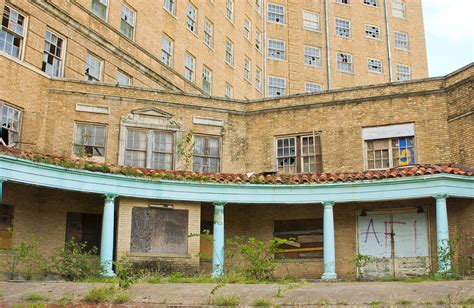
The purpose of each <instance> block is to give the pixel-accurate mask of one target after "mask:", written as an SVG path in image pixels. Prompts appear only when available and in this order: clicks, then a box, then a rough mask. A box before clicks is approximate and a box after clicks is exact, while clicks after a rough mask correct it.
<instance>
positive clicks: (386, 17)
mask: <svg viewBox="0 0 474 308" xmlns="http://www.w3.org/2000/svg"><path fill="white" fill-rule="evenodd" d="M384 14H385V32H386V40H387V54H388V74H389V78H390V80H389V81H390V82H393V72H392V50H391V47H390V26H389V22H388V0H385V1H384Z"/></svg>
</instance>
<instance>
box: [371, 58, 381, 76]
mask: <svg viewBox="0 0 474 308" xmlns="http://www.w3.org/2000/svg"><path fill="white" fill-rule="evenodd" d="M367 70H368V71H369V72H373V73H383V67H382V61H380V60H376V59H368V60H367Z"/></svg>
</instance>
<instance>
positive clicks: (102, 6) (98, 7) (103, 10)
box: [92, 0, 108, 21]
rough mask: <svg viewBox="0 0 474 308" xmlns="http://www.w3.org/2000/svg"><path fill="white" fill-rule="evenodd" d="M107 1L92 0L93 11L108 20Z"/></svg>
mask: <svg viewBox="0 0 474 308" xmlns="http://www.w3.org/2000/svg"><path fill="white" fill-rule="evenodd" d="M107 1H108V0H92V13H94V15H95V16H97V17H99V18H100V19H102V20H104V21H105V20H107Z"/></svg>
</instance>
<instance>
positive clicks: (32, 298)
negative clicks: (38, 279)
mask: <svg viewBox="0 0 474 308" xmlns="http://www.w3.org/2000/svg"><path fill="white" fill-rule="evenodd" d="M23 300H25V301H27V302H47V301H48V300H49V298H48V297H47V296H44V295H41V294H34V293H33V294H30V295H26V296H25V297H23Z"/></svg>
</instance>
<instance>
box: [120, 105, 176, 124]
mask: <svg viewBox="0 0 474 308" xmlns="http://www.w3.org/2000/svg"><path fill="white" fill-rule="evenodd" d="M122 124H123V125H126V126H137V127H144V128H158V129H172V130H176V129H179V128H180V126H181V124H180V123H179V122H178V121H176V120H175V119H173V115H172V114H171V113H169V112H166V111H163V110H160V109H158V108H155V107H149V108H139V109H135V110H132V111H131V112H130V113H129V114H128V116H126V117H122Z"/></svg>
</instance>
